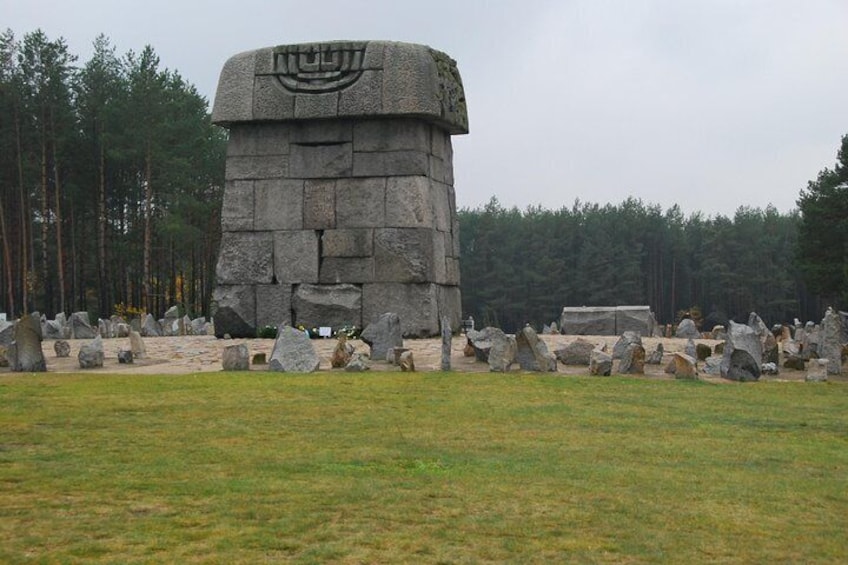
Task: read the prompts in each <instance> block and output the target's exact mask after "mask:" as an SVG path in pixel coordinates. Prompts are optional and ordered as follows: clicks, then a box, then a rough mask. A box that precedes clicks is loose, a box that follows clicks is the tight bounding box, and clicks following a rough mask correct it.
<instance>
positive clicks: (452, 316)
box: [436, 285, 462, 328]
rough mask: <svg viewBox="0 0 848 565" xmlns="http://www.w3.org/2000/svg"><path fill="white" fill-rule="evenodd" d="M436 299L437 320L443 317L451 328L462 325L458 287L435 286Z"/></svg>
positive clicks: (460, 298)
mask: <svg viewBox="0 0 848 565" xmlns="http://www.w3.org/2000/svg"><path fill="white" fill-rule="evenodd" d="M436 297H437V300H438V305H439V306H438V307H439V319H441V318H443V317H445V318H447V319H448V321H449V322H450V326H451V327H452V328H459V327H460V324H461V323H462V293H461V292H460V290H459V287H458V286H451V285H436Z"/></svg>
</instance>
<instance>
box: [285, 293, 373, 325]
mask: <svg viewBox="0 0 848 565" xmlns="http://www.w3.org/2000/svg"><path fill="white" fill-rule="evenodd" d="M292 309H293V311H294V324H295V325H303V326H304V327H307V328H312V327H320V326H328V327H331V328H339V327H342V326H357V327H362V290H361V289H360V288H359V287H358V286H355V285H352V284H337V285H312V284H301V285H297V287H295V292H294V297H293V298H292Z"/></svg>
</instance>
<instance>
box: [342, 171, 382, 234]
mask: <svg viewBox="0 0 848 565" xmlns="http://www.w3.org/2000/svg"><path fill="white" fill-rule="evenodd" d="M385 225H386V179H384V178H363V179H339V180H338V182H337V183H336V227H337V228H381V227H384V226H385Z"/></svg>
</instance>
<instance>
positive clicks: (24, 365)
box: [6, 315, 47, 373]
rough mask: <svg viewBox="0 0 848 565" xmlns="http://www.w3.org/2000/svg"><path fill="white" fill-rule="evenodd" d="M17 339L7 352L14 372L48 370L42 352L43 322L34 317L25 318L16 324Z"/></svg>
mask: <svg viewBox="0 0 848 565" xmlns="http://www.w3.org/2000/svg"><path fill="white" fill-rule="evenodd" d="M14 337H15V339H14V340H13V341H12V343H11V344H10V345H9V347H8V349H7V350H6V358H7V360H8V361H9V366H10V367H11V369H12V371H15V372H19V373H21V372H23V373H40V372H44V371H46V370H47V361H46V360H45V359H44V353H43V352H42V351H41V322H40V321H39V320H37V319H36V318H34V317H33V316H26V315H25V316H23V317H22V318H21V319H20V320H18V323H17V324H15V335H14Z"/></svg>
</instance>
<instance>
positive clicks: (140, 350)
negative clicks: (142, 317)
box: [130, 330, 147, 359]
mask: <svg viewBox="0 0 848 565" xmlns="http://www.w3.org/2000/svg"><path fill="white" fill-rule="evenodd" d="M130 351H132V354H133V356H134V357H136V358H137V359H144V358H145V357H147V348H146V347H145V346H144V339H142V337H141V334H140V333H139V332H137V331H135V330H131V331H130Z"/></svg>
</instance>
